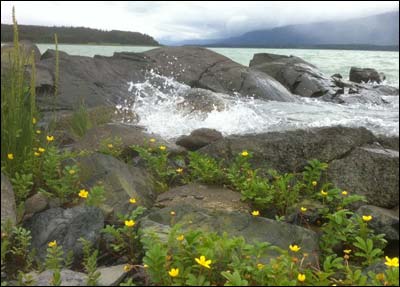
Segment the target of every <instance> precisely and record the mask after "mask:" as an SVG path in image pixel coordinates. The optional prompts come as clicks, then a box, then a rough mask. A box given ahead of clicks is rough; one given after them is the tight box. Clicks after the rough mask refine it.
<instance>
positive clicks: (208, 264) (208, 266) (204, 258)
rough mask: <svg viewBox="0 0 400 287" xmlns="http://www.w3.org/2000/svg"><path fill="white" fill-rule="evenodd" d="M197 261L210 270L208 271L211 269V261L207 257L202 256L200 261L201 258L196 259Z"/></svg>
mask: <svg viewBox="0 0 400 287" xmlns="http://www.w3.org/2000/svg"><path fill="white" fill-rule="evenodd" d="M195 260H196V262H197V263H198V264H199V265H201V266H204V267H206V268H208V269H210V268H211V267H210V264H211V260H206V257H205V256H203V255H201V256H200V259H199V258H195Z"/></svg>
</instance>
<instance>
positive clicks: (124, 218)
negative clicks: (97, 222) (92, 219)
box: [102, 206, 146, 263]
mask: <svg viewBox="0 0 400 287" xmlns="http://www.w3.org/2000/svg"><path fill="white" fill-rule="evenodd" d="M145 210H146V208H144V207H142V206H138V207H137V208H136V209H135V210H133V211H132V212H131V213H130V214H128V215H121V214H119V215H118V221H120V222H121V225H120V226H114V225H106V227H105V228H104V229H103V230H102V232H103V233H105V234H106V235H108V236H110V237H111V240H110V242H109V243H108V245H109V247H110V248H109V252H110V253H111V254H113V255H122V254H123V255H126V256H128V257H129V259H130V260H131V261H132V262H131V263H135V262H136V261H137V260H138V258H139V255H140V252H139V250H140V248H139V247H140V242H139V240H138V238H139V237H138V229H137V224H136V219H137V218H138V217H139V216H140V215H141V214H142V213H143V212H144V211H145Z"/></svg>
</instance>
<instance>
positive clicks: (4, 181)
mask: <svg viewBox="0 0 400 287" xmlns="http://www.w3.org/2000/svg"><path fill="white" fill-rule="evenodd" d="M7 220H10V222H11V223H12V225H15V224H16V223H17V210H16V205H15V196H14V191H13V188H12V185H11V183H10V181H9V179H8V177H7V176H6V175H4V174H3V173H1V223H3V222H6V221H7Z"/></svg>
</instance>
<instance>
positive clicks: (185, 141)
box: [176, 128, 223, 151]
mask: <svg viewBox="0 0 400 287" xmlns="http://www.w3.org/2000/svg"><path fill="white" fill-rule="evenodd" d="M222 138H223V136H222V134H221V133H220V132H219V131H217V130H214V129H207V128H201V129H197V130H194V131H192V132H191V133H190V135H188V136H181V137H179V138H178V139H177V140H176V144H177V145H180V146H183V147H185V148H187V149H188V150H191V151H193V150H198V149H199V148H202V147H204V146H206V145H208V144H210V143H212V142H214V141H217V140H220V139H222Z"/></svg>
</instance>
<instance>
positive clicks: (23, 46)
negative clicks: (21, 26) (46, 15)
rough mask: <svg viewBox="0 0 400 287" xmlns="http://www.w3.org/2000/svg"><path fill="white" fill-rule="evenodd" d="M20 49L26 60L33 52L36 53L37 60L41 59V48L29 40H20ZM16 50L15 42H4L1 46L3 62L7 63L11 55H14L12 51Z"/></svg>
mask: <svg viewBox="0 0 400 287" xmlns="http://www.w3.org/2000/svg"><path fill="white" fill-rule="evenodd" d="M19 49H20V51H21V54H22V56H23V57H24V59H25V61H28V59H29V58H30V57H31V55H32V52H33V53H34V59H35V62H36V63H37V62H39V60H40V55H41V54H40V50H39V48H38V47H37V46H36V45H35V44H34V43H32V42H31V41H29V40H20V41H19ZM13 51H14V43H4V45H2V46H1V63H2V64H4V63H7V62H8V61H9V57H10V56H11V57H12V53H13Z"/></svg>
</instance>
